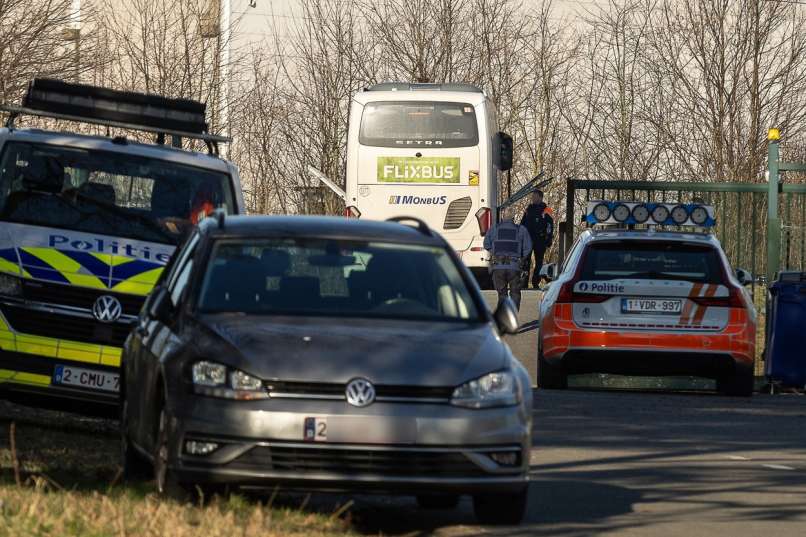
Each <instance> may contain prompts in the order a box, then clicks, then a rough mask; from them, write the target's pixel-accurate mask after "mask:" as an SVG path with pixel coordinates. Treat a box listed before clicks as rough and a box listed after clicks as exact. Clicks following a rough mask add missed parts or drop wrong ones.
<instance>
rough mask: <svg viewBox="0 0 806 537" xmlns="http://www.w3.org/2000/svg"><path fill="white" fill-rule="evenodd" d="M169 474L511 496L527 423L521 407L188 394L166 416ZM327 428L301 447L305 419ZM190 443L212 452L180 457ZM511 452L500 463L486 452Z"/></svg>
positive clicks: (257, 483) (258, 483)
mask: <svg viewBox="0 0 806 537" xmlns="http://www.w3.org/2000/svg"><path fill="white" fill-rule="evenodd" d="M172 414H173V419H172V420H171V422H170V423H171V425H172V427H173V434H172V435H171V438H172V439H173V442H172V445H170V446H169V453H170V454H171V455H170V463H169V465H170V467H171V469H172V470H173V471H174V472H175V473H176V476H177V478H178V479H179V481H180V482H186V483H228V484H234V485H239V486H245V487H273V486H275V485H278V484H279V485H281V486H283V488H286V489H288V488H291V489H305V490H356V489H358V490H366V491H381V492H387V493H395V492H400V493H407V492H416V491H441V492H454V493H472V492H475V491H486V492H490V491H495V490H499V491H516V490H520V489H522V488H523V487H524V486H526V483H527V474H528V468H529V449H530V447H531V431H530V429H531V422H530V418H529V417H528V416H526V415H525V414H526V411H525V408H523V407H508V408H499V409H486V410H468V409H462V408H455V407H452V406H448V405H436V404H414V403H375V404H373V405H370V406H369V407H366V408H362V409H359V408H355V407H350V406H349V405H347V404H346V403H345V402H344V401H312V400H295V401H291V400H264V401H225V400H220V399H210V398H206V397H196V396H193V397H192V398H191V401H188V402H183V403H182V404H180V405H176V411H172ZM311 417H315V418H316V419H319V420H324V421H326V423H327V439H326V440H325V441H316V442H307V441H304V440H303V438H304V427H305V419H306V418H311ZM189 440H196V441H206V442H215V443H217V444H219V447H218V449H217V450H216V451H214V452H213V453H211V454H209V455H204V456H199V455H190V454H188V453H186V450H185V447H186V442H187V441H189ZM493 453H497V454H514V457H515V459H514V461H513V462H512V463H511V464H507V465H503V464H498V463H497V462H496V461H495V460H493V459H492V458H491V456H490V455H491V454H493Z"/></svg>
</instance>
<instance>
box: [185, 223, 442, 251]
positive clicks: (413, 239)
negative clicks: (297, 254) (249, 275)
mask: <svg viewBox="0 0 806 537" xmlns="http://www.w3.org/2000/svg"><path fill="white" fill-rule="evenodd" d="M199 227H200V228H201V230H202V232H203V233H205V234H207V235H209V236H210V237H211V238H240V237H244V238H275V237H306V238H323V239H346V240H363V241H385V242H397V243H406V244H423V245H430V246H440V247H444V246H445V245H446V243H445V241H444V239H442V237H441V236H440V235H439V234H438V233H436V232H433V231H432V233H433V234H432V235H429V234H426V233H425V232H424V231H420V230H418V229H417V228H415V227H412V226H409V225H404V224H398V223H395V222H381V221H374V220H356V219H348V218H343V217H334V216H293V215H292V216H226V217H225V218H224V225H223V227H220V226H219V225H218V222H217V220H216V219H215V218H208V219H206V220H205V221H204V222H202V224H201V225H200V226H199Z"/></svg>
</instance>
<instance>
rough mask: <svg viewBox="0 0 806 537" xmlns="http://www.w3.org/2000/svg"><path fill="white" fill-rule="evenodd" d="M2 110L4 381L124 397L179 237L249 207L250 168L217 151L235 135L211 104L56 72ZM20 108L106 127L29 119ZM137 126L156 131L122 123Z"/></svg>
mask: <svg viewBox="0 0 806 537" xmlns="http://www.w3.org/2000/svg"><path fill="white" fill-rule="evenodd" d="M2 110H3V111H5V112H6V113H8V118H9V119H8V122H7V123H6V126H5V128H3V129H0V390H2V393H4V394H6V395H7V396H12V397H17V398H20V396H21V397H22V398H24V401H26V402H30V403H36V404H52V403H53V402H58V404H59V405H60V407H62V408H65V406H64V404H65V403H68V402H73V403H75V405H73V406H74V407H75V408H77V409H83V408H85V407H86V406H87V405H86V404H85V403H89V406H90V408H105V407H104V405H116V404H117V400H118V389H119V381H120V379H119V373H118V371H119V366H120V356H121V347H122V345H123V342H124V340H125V338H126V337H127V335H128V333H129V330H130V327H131V325H132V322H133V321H134V320H135V319H136V317H137V315H138V312H139V310H140V308H141V306H142V304H143V302H144V299H145V297H146V295H147V294H148V293H149V292H150V291H151V289H152V287H153V286H154V284H155V282H156V281H157V279H158V278H159V277H160V274H161V273H162V271H163V268H164V267H165V265H166V263H167V262H168V260H169V259H170V257H171V254H172V253H173V251H174V249H175V248H176V246H177V245H178V244H179V243H180V241H181V240H182V239H183V238H184V237H185V236H186V235H187V232H188V231H189V229H191V228H192V227H193V226H194V224H195V223H196V222H198V221H199V219H201V218H203V217H204V216H206V215H208V214H210V213H211V212H212V211H213V210H216V209H222V210H224V211H226V212H228V213H240V212H242V211H243V199H242V194H241V186H240V179H239V176H238V171H237V169H236V168H235V166H234V165H233V164H232V163H230V162H228V161H226V160H224V159H222V158H220V157H219V156H218V145H219V144H220V143H224V142H227V141H228V139H226V138H222V137H218V136H213V135H211V134H208V132H207V124H206V122H205V105H203V104H202V103H198V102H195V101H188V100H178V99H167V98H163V97H159V96H155V95H147V94H138V93H130V92H120V91H113V90H108V89H104V88H97V87H93V86H86V85H78V84H68V83H64V82H61V81H55V80H46V79H37V80H34V81H33V82H31V84H30V85H29V88H28V92H27V94H26V95H25V97H24V100H23V103H22V106H3V107H2ZM21 116H39V117H45V118H50V119H51V120H53V119H56V120H66V121H70V122H82V123H85V124H89V125H97V126H100V129H99V130H101V131H104V130H105V131H106V133H107V135H106V136H88V135H82V134H78V133H74V132H53V131H45V130H38V129H21V128H18V127H17V122H18V120H19V118H20V117H21ZM93 128H97V127H93ZM131 131H139V132H140V133H147V134H146V135H147V136H149V137H151V136H153V137H154V143H139V142H137V141H134V140H131V139H128V138H126V137H124V136H112V135H111V134H112V133H113V132H117V133H122V132H131ZM183 138H188V139H193V140H197V141H199V142H198V143H199V144H201V143H202V142H203V143H204V144H206V146H207V150H208V153H207V154H203V153H198V152H192V151H187V150H183V149H181V148H180V147H178V146H181V143H182V139H183ZM166 139H168V140H170V141H171V142H172V143H171V145H170V146H169V145H166Z"/></svg>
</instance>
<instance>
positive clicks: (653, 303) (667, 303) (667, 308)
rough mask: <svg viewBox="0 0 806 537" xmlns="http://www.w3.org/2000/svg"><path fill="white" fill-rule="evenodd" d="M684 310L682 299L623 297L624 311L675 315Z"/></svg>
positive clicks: (622, 305)
mask: <svg viewBox="0 0 806 537" xmlns="http://www.w3.org/2000/svg"><path fill="white" fill-rule="evenodd" d="M681 311H683V301H682V300H679V299H678V300H668V299H658V298H623V299H621V312H622V313H660V314H669V315H674V314H675V313H680V312H681Z"/></svg>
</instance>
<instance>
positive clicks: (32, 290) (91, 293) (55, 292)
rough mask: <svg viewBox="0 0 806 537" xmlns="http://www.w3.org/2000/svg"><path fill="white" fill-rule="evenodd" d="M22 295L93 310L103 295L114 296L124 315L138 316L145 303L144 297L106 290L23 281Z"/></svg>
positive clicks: (39, 300) (33, 300) (35, 299)
mask: <svg viewBox="0 0 806 537" xmlns="http://www.w3.org/2000/svg"><path fill="white" fill-rule="evenodd" d="M22 293H23V298H25V300H30V301H32V302H44V303H47V304H58V305H61V306H70V307H74V308H85V309H86V310H87V311H90V310H91V309H92V305H93V304H94V303H95V301H96V300H97V299H98V297H99V296H101V295H112V296H114V297H115V298H117V299H118V301H120V305H121V306H122V307H123V314H124V315H137V314H138V313H140V308H141V307H142V306H143V302H144V301H145V297H144V296H138V295H127V294H122V293H113V292H110V291H109V290H106V289H90V288H87V287H79V286H76V285H63V284H58V283H45V282H39V281H32V280H23V281H22Z"/></svg>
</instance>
